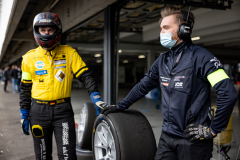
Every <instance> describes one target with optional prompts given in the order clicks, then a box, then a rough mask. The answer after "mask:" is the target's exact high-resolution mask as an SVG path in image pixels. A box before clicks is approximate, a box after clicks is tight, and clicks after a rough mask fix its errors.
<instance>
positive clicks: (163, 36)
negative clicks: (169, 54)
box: [160, 31, 179, 49]
mask: <svg viewBox="0 0 240 160" xmlns="http://www.w3.org/2000/svg"><path fill="white" fill-rule="evenodd" d="M176 32H177V31H176ZM176 32H173V33H176ZM178 39H179V38H178ZM178 39H177V40H178ZM177 40H172V33H160V42H161V45H162V46H163V47H166V48H169V49H171V48H172V47H173V46H174V45H175V44H176V42H177Z"/></svg>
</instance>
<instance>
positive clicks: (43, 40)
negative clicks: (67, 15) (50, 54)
mask: <svg viewBox="0 0 240 160" xmlns="http://www.w3.org/2000/svg"><path fill="white" fill-rule="evenodd" d="M40 26H41V27H43V26H46V27H54V28H55V32H54V33H53V34H52V35H48V34H44V35H41V34H40V33H39V30H38V28H39V27H40ZM33 34H34V38H35V40H36V41H37V43H38V44H39V45H40V46H42V47H44V48H51V47H52V46H54V45H56V44H57V43H58V41H59V40H60V38H61V35H62V22H61V20H60V18H59V17H58V15H57V14H55V13H51V12H43V13H39V14H38V15H36V16H35V18H34V20H33Z"/></svg>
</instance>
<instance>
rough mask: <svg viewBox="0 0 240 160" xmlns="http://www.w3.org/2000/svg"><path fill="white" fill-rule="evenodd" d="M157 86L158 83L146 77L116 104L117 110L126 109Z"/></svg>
mask: <svg viewBox="0 0 240 160" xmlns="http://www.w3.org/2000/svg"><path fill="white" fill-rule="evenodd" d="M157 86H159V82H158V81H155V80H153V79H151V78H150V77H148V76H147V75H145V77H144V78H143V79H141V81H140V82H139V83H137V84H136V85H135V86H134V87H133V88H132V90H131V91H130V92H129V93H128V95H127V96H126V97H125V98H124V99H123V100H122V101H120V102H119V103H118V108H119V109H127V108H129V107H130V106H131V105H132V104H133V103H135V102H136V101H138V100H139V99H141V98H142V97H143V96H145V95H146V94H147V93H148V92H149V91H151V90H152V89H154V88H156V87H157Z"/></svg>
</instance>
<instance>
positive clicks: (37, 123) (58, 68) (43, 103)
mask: <svg viewBox="0 0 240 160" xmlns="http://www.w3.org/2000/svg"><path fill="white" fill-rule="evenodd" d="M74 76H75V77H76V78H78V79H79V80H80V81H81V82H83V83H84V85H85V87H86V89H87V90H88V93H89V95H90V94H91V93H92V92H98V89H97V86H96V84H95V81H94V78H93V76H92V72H91V71H90V70H89V69H88V68H87V67H86V65H85V63H84V62H83V61H82V59H81V57H80V56H79V54H78V53H77V52H76V50H75V49H73V48H72V47H70V46H68V45H57V46H56V47H55V48H54V49H53V50H51V51H46V50H44V49H43V48H42V47H41V46H39V47H38V48H36V49H33V50H30V51H29V52H27V53H26V54H25V55H24V56H23V61H22V80H21V86H20V106H21V107H20V108H21V109H27V110H30V111H29V119H30V126H31V131H32V134H33V139H34V149H35V154H36V159H37V160H38V159H39V160H40V159H41V160H44V159H47V160H49V159H52V156H51V154H52V134H53V132H54V135H55V138H56V143H57V149H58V157H59V159H61V160H66V159H69V160H70V159H71V160H75V159H76V150H75V146H76V135H75V134H76V133H75V123H74V114H73V110H72V106H71V102H70V97H71V88H72V79H73V77H74Z"/></svg>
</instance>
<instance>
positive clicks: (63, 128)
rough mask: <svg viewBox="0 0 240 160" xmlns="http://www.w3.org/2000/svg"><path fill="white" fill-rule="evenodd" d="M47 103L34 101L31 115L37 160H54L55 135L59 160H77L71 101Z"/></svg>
mask: <svg viewBox="0 0 240 160" xmlns="http://www.w3.org/2000/svg"><path fill="white" fill-rule="evenodd" d="M69 99H70V98H69ZM46 103H47V102H42V101H38V100H35V99H33V103H32V107H31V109H30V114H29V117H30V126H31V131H32V135H33V141H34V150H35V154H36V160H52V137H53V133H54V136H55V140H56V143H57V151H58V158H59V160H76V159H77V157H76V132H75V122H74V114H73V110H72V105H71V103H70V100H69V102H65V103H60V104H55V105H54V104H53V105H51V104H50V103H47V104H46Z"/></svg>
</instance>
